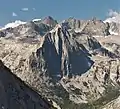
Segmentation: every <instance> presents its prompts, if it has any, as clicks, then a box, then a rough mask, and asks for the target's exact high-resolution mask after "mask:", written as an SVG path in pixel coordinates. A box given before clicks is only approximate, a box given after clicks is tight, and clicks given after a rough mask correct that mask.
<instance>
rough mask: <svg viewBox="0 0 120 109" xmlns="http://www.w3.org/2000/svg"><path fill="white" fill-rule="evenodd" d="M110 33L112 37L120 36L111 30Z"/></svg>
mask: <svg viewBox="0 0 120 109" xmlns="http://www.w3.org/2000/svg"><path fill="white" fill-rule="evenodd" d="M109 32H110V34H111V35H119V34H118V33H116V32H113V31H112V30H109Z"/></svg>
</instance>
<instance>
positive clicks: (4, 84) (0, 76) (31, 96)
mask: <svg viewBox="0 0 120 109" xmlns="http://www.w3.org/2000/svg"><path fill="white" fill-rule="evenodd" d="M0 108H1V109H52V105H50V104H49V103H48V101H47V100H45V99H44V98H42V96H40V95H39V94H37V92H35V91H34V90H32V89H30V87H28V86H27V85H25V83H24V82H23V81H21V80H20V79H19V78H18V77H16V76H15V75H14V74H12V73H11V71H10V70H9V69H8V68H7V67H5V66H4V65H3V63H2V62H1V61H0Z"/></svg>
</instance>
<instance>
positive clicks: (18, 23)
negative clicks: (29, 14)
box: [1, 20, 26, 30]
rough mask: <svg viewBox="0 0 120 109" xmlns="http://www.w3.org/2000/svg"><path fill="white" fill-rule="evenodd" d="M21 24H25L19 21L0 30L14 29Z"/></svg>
mask: <svg viewBox="0 0 120 109" xmlns="http://www.w3.org/2000/svg"><path fill="white" fill-rule="evenodd" d="M22 24H26V22H23V21H20V20H16V21H15V22H11V23H8V24H7V25H5V26H4V27H3V28H1V30H3V29H7V28H15V27H17V26H19V25H22Z"/></svg>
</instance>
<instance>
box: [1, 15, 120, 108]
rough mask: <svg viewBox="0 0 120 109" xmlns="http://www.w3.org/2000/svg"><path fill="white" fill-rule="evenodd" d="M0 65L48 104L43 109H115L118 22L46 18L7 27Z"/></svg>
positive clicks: (119, 58) (117, 105)
mask: <svg viewBox="0 0 120 109" xmlns="http://www.w3.org/2000/svg"><path fill="white" fill-rule="evenodd" d="M0 60H2V61H3V63H4V65H5V66H7V67H8V68H9V69H11V71H12V72H13V73H14V75H16V76H17V78H20V79H21V80H22V81H24V82H25V83H26V84H27V85H29V87H30V88H32V89H35V90H36V91H37V93H39V94H40V95H41V96H43V97H44V98H46V99H47V100H46V102H47V103H48V101H51V104H49V103H48V104H49V106H50V107H48V108H51V105H54V107H57V108H58V109H119V108H120V100H119V98H120V92H119V88H120V73H119V72H120V21H119V18H118V17H111V18H108V19H106V20H105V21H102V20H99V19H96V18H93V19H91V20H80V19H75V18H68V19H66V20H64V21H61V22H58V21H57V20H55V19H54V18H52V17H50V16H48V17H45V18H44V19H33V20H32V21H29V22H23V21H15V22H12V23H9V24H7V25H5V26H4V27H3V28H1V29H0ZM10 73H11V72H10ZM11 74H12V73H11ZM6 75H7V74H6ZM1 80H2V79H0V81H1ZM6 81H7V80H6ZM16 83H19V82H18V81H16ZM20 93H22V91H21V90H20ZM35 98H37V96H35ZM24 102H26V101H24ZM36 102H37V101H35V103H36ZM4 105H6V104H4ZM28 106H30V104H28ZM46 106H47V105H46ZM52 108H53V107H52ZM9 109H11V108H9ZM25 109H30V108H28V107H26V108H25ZM31 109H38V108H37V107H34V108H32V107H31Z"/></svg>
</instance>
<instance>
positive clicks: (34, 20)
mask: <svg viewBox="0 0 120 109" xmlns="http://www.w3.org/2000/svg"><path fill="white" fill-rule="evenodd" d="M32 21H33V22H37V21H41V19H33V20H32Z"/></svg>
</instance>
